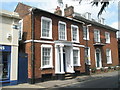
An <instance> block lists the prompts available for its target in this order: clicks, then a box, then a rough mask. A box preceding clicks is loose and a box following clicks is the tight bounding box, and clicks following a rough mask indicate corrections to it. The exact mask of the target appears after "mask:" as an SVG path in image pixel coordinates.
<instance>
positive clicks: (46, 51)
mask: <svg viewBox="0 0 120 90" xmlns="http://www.w3.org/2000/svg"><path fill="white" fill-rule="evenodd" d="M50 52H51V48H43V54H42V55H43V66H45V65H50Z"/></svg>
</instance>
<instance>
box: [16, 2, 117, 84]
mask: <svg viewBox="0 0 120 90" xmlns="http://www.w3.org/2000/svg"><path fill="white" fill-rule="evenodd" d="M15 12H17V13H19V15H20V16H21V17H22V18H23V36H22V37H23V38H22V42H23V43H22V44H21V50H22V51H23V52H25V53H27V54H28V78H29V81H30V83H35V82H36V81H37V80H44V79H45V78H46V77H54V78H59V77H61V78H62V79H63V77H64V76H65V75H66V73H69V74H76V73H79V74H80V73H85V72H86V67H85V66H86V65H85V63H86V64H87V65H89V66H90V68H97V69H100V68H103V67H104V68H108V67H109V66H117V65H118V53H117V52H118V48H117V47H118V45H117V39H116V31H117V30H116V29H114V28H111V27H109V26H106V25H104V24H101V23H99V22H96V21H93V20H92V19H90V18H89V16H90V15H89V13H87V14H86V18H85V17H82V16H81V15H80V14H78V13H75V12H74V8H73V7H72V6H70V7H66V8H65V10H64V14H65V15H64V16H61V15H62V11H61V10H60V8H59V7H58V8H57V9H56V11H55V14H53V13H50V12H47V11H44V10H41V9H38V8H33V7H31V6H28V5H25V4H22V3H19V4H18V5H17V7H16V9H15ZM87 15H88V18H87Z"/></svg>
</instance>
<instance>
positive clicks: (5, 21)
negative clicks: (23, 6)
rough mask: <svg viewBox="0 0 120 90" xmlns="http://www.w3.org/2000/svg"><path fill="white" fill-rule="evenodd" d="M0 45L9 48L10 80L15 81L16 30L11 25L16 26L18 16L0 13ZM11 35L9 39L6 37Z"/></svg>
mask: <svg viewBox="0 0 120 90" xmlns="http://www.w3.org/2000/svg"><path fill="white" fill-rule="evenodd" d="M0 19H1V20H2V21H0V26H1V27H0V45H10V46H11V66H10V80H17V76H18V75H17V74H18V30H17V29H13V24H16V25H17V24H18V22H19V20H20V18H19V16H18V14H16V13H12V12H8V11H5V10H2V11H0ZM8 34H10V35H11V39H8V38H7V35H8Z"/></svg>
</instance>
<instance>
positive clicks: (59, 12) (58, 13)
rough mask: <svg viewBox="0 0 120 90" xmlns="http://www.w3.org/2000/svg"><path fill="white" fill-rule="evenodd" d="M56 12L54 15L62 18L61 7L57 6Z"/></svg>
mask: <svg viewBox="0 0 120 90" xmlns="http://www.w3.org/2000/svg"><path fill="white" fill-rule="evenodd" d="M55 10H56V11H55V12H54V14H56V15H60V16H62V10H61V9H60V7H59V6H57V8H56V9H55Z"/></svg>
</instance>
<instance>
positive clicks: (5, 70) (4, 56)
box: [0, 52, 11, 80]
mask: <svg viewBox="0 0 120 90" xmlns="http://www.w3.org/2000/svg"><path fill="white" fill-rule="evenodd" d="M0 58H1V59H0V65H1V68H2V80H6V79H9V78H10V60H11V54H10V52H0Z"/></svg>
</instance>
